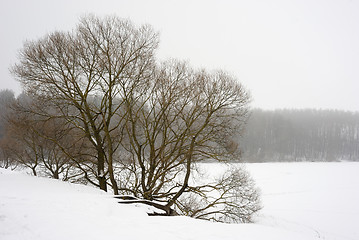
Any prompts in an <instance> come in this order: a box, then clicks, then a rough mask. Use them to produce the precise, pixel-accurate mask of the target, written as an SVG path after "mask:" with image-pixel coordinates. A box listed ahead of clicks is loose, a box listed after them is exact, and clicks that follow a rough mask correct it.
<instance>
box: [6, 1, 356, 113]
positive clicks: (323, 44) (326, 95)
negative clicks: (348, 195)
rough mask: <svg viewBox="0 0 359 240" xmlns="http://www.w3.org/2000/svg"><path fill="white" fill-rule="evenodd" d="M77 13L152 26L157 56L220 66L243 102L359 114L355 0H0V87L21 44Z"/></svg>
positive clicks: (71, 22) (71, 21) (66, 25)
mask: <svg viewBox="0 0 359 240" xmlns="http://www.w3.org/2000/svg"><path fill="white" fill-rule="evenodd" d="M86 13H95V14H96V15H98V16H102V15H108V14H111V15H114V14H115V15H117V16H120V17H124V18H129V19H131V20H132V21H134V22H135V23H136V24H142V23H148V24H151V25H152V26H153V27H154V28H155V29H156V30H158V31H159V32H160V36H161V37H160V39H161V42H160V48H159V50H158V57H159V58H160V59H166V58H178V59H182V60H187V61H189V62H190V63H191V64H192V65H193V66H195V67H205V68H207V69H224V70H226V71H228V72H230V73H231V74H232V75H234V76H236V77H237V78H238V80H239V81H240V82H241V83H243V84H244V85H245V86H246V87H247V89H249V90H250V92H251V94H252V97H253V102H252V106H253V107H260V108H264V109H276V108H317V109H320V108H321V109H342V110H351V111H359V0H292V1H291V0H263V1H260V0H247V1H241V0H233V1H230V0H218V1H209V0H191V1H186V0H181V1H171V0H161V1H160V0H158V1H149V0H147V1H146V0H123V1H121V0H116V1H115V0H114V1H110V0H101V1H98V0H97V1H95V0H93V1H92V0H86V1H85V0H77V1H76V0H71V1H70V0H61V1H60V0H58V1H50V0H1V1H0V18H1V19H0V31H1V35H0V48H1V54H0V89H5V88H8V89H13V90H14V91H15V92H16V93H19V92H20V91H21V90H20V86H19V85H18V84H17V82H15V81H14V80H13V77H12V76H11V75H10V73H9V71H8V68H9V66H10V65H11V64H14V63H15V62H16V58H17V52H18V50H19V49H20V48H21V47H22V44H23V42H24V41H25V40H34V39H37V38H39V37H41V36H43V35H45V34H46V33H49V32H52V31H54V30H71V29H73V28H74V27H75V26H76V24H77V22H78V19H79V17H80V16H82V15H84V14H86Z"/></svg>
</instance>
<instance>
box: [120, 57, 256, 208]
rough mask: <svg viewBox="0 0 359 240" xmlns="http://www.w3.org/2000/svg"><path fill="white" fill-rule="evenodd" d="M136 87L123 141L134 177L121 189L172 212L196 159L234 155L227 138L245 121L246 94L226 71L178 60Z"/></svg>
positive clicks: (127, 166) (128, 107)
mask: <svg viewBox="0 0 359 240" xmlns="http://www.w3.org/2000/svg"><path fill="white" fill-rule="evenodd" d="M135 90H136V91H133V92H131V93H130V94H129V95H127V96H126V97H125V100H126V110H127V112H128V114H127V118H126V122H127V124H126V131H127V136H128V138H129V141H128V142H123V143H125V144H123V148H124V149H125V151H127V156H128V158H129V159H130V160H129V162H130V163H131V164H128V163H126V164H125V165H124V170H125V171H127V172H130V173H132V175H133V176H132V177H129V178H125V179H124V181H123V182H121V186H122V187H121V188H120V190H123V191H125V192H126V191H127V193H133V194H135V195H137V196H138V197H141V198H143V199H146V200H150V201H152V200H156V201H163V202H164V203H165V204H164V205H163V206H164V207H163V208H162V209H163V210H165V211H166V212H167V214H170V212H171V206H173V205H174V204H175V203H176V202H177V201H178V199H179V198H180V197H181V195H182V194H183V193H185V192H187V191H190V189H191V186H189V179H190V178H189V177H190V175H191V171H192V168H193V167H194V165H195V163H196V162H201V161H203V160H208V159H210V160H212V161H213V160H217V161H225V160H228V159H230V158H231V157H233V154H234V153H235V152H236V151H234V150H236V149H233V148H231V146H230V145H231V144H232V141H231V140H232V138H231V137H232V136H236V134H238V131H240V129H241V128H242V126H243V124H244V121H245V119H246V116H247V111H248V102H249V95H248V93H247V92H246V91H245V89H244V88H243V86H242V85H240V84H239V83H238V82H237V81H236V79H234V78H232V77H231V76H229V75H228V74H226V73H224V72H220V71H219V72H214V73H207V72H206V71H204V70H202V71H194V70H192V69H191V68H190V67H188V66H187V64H185V63H179V62H177V61H169V62H166V63H164V64H162V66H161V67H159V69H158V71H157V72H156V75H155V76H154V80H153V81H151V82H150V83H149V84H147V85H146V86H143V87H141V88H138V89H135ZM130 175H131V174H130ZM128 179H131V181H128ZM157 207H158V206H157Z"/></svg>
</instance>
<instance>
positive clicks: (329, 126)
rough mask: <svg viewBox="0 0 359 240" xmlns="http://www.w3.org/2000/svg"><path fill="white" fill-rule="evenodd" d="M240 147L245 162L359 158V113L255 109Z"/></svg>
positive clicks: (352, 159)
mask: <svg viewBox="0 0 359 240" xmlns="http://www.w3.org/2000/svg"><path fill="white" fill-rule="evenodd" d="M240 147H241V151H242V159H243V161H246V162H268V161H341V160H350V161H359V113H358V112H356V113H354V112H345V111H334V110H312V109H308V110H274V111H264V110H259V109H255V110H253V112H252V115H251V117H250V118H249V120H248V124H247V126H246V129H245V132H244V134H243V136H242V137H241V138H240Z"/></svg>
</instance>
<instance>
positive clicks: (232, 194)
mask: <svg viewBox="0 0 359 240" xmlns="http://www.w3.org/2000/svg"><path fill="white" fill-rule="evenodd" d="M210 179H211V178H210ZM198 181H199V183H197V186H194V187H191V188H189V191H188V192H187V193H185V194H184V195H183V196H182V198H181V199H180V201H178V202H177V203H176V207H177V209H178V210H177V211H179V212H180V213H181V214H184V215H187V216H191V217H194V218H199V219H206V220H211V221H216V222H227V223H248V222H252V221H253V215H254V213H256V212H257V211H259V210H260V209H261V202H260V194H259V190H258V189H257V188H256V187H255V184H254V181H253V180H252V179H251V178H250V176H249V174H248V172H246V171H245V169H244V168H243V167H238V166H230V167H229V168H228V169H227V170H226V171H225V172H224V173H223V174H222V175H221V176H219V177H217V179H214V180H213V181H210V180H208V179H205V180H203V179H199V180H198Z"/></svg>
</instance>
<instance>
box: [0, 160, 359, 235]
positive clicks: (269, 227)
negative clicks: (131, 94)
mask: <svg viewBox="0 0 359 240" xmlns="http://www.w3.org/2000/svg"><path fill="white" fill-rule="evenodd" d="M211 166H212V165H211ZM213 167H214V168H215V169H218V167H217V166H215V165H213ZM247 168H248V170H249V171H250V172H251V173H252V175H253V176H254V178H255V179H256V180H257V182H258V185H259V187H261V188H262V192H263V205H264V209H263V211H262V212H261V214H260V216H259V217H258V223H256V224H240V225H235V224H232V225H230V224H220V223H211V222H207V221H200V220H195V219H191V218H187V217H148V216H147V215H146V213H145V211H144V209H143V208H141V207H136V206H128V205H120V204H118V203H117V202H116V200H115V199H113V198H112V197H111V195H109V194H106V193H103V192H101V191H99V190H97V189H94V188H92V187H86V186H81V185H74V184H70V183H66V182H60V181H56V180H52V179H46V178H38V177H32V176H27V175H24V174H21V173H17V172H10V171H8V170H4V169H0V239H1V240H10V239H13V240H15V239H16V240H27V239H34V240H35V239H36V240H43V239H44V240H45V239H51V240H57V239H61V240H63V239H76V240H82V239H86V240H90V239H106V240H107V239H156V240H157V239H159V240H160V239H174V240H176V239H196V240H200V239H206V240H211V239H241V240H246V239H248V240H249V239H251V240H258V239H265V240H270V239H273V240H281V239H283V240H299V239H303V240H304V239H306V240H307V239H308V240H311V239H324V238H325V239H358V231H357V229H356V227H354V225H356V221H355V220H356V219H357V218H358V213H359V211H358V206H357V202H359V201H358V196H359V189H358V179H359V175H358V174H357V173H359V164H354V163H337V164H331V163H328V164H327V163H320V164H310V163H304V164H283V163H279V164H249V165H247ZM302 176H305V178H304V179H300V178H301V177H302ZM339 176H342V178H341V179H339ZM338 179H339V180H340V181H339V180H338ZM343 186H345V188H343ZM340 189H342V190H340ZM339 194H340V195H343V194H344V195H343V196H339ZM346 194H349V195H346ZM333 199H334V200H333ZM339 203H342V204H339Z"/></svg>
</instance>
